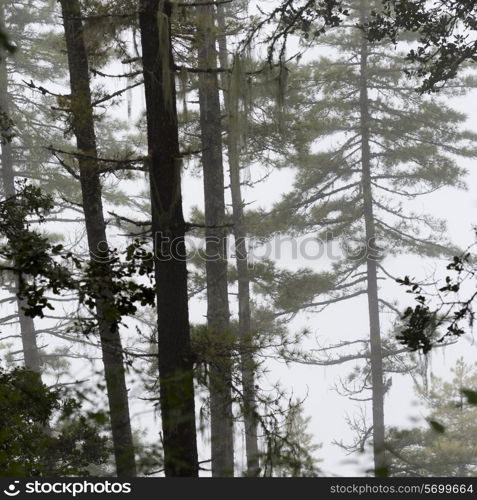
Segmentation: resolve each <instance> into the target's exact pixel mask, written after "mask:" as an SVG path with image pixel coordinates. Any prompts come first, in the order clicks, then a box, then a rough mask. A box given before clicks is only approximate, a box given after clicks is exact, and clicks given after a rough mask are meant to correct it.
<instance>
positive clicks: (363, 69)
mask: <svg viewBox="0 0 477 500" xmlns="http://www.w3.org/2000/svg"><path fill="white" fill-rule="evenodd" d="M366 17H367V15H366V6H365V3H364V2H363V1H362V2H361V23H364V22H365V21H366ZM367 64H368V42H367V40H366V38H365V37H364V36H363V38H362V42H361V61H360V98H359V99H360V101H359V102H360V115H361V166H362V189H363V204H364V220H365V234H366V245H367V250H366V266H367V282H368V293H367V297H368V310H369V326H370V346H371V379H372V405H373V452H374V468H375V475H377V476H380V475H384V474H386V465H387V463H386V456H385V440H384V439H385V429H384V393H385V386H384V374H383V354H382V348H381V328H380V323H379V299H378V273H377V261H378V259H379V255H378V252H377V248H376V228H375V222H374V214H373V193H372V185H371V149H370V114H369V102H368V81H367Z"/></svg>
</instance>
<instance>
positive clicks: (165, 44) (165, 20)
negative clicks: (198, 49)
mask: <svg viewBox="0 0 477 500" xmlns="http://www.w3.org/2000/svg"><path fill="white" fill-rule="evenodd" d="M164 3H165V0H161V1H160V2H159V9H158V11H157V29H158V32H159V51H160V53H159V55H158V56H159V59H160V61H161V65H162V67H161V71H162V94H163V98H164V106H165V108H166V109H167V110H168V111H169V113H171V114H173V112H174V102H173V99H172V94H173V92H172V85H173V78H172V72H171V51H170V33H169V17H168V16H167V14H165V13H164Z"/></svg>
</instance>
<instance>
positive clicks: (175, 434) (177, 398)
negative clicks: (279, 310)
mask: <svg viewBox="0 0 477 500" xmlns="http://www.w3.org/2000/svg"><path fill="white" fill-rule="evenodd" d="M171 8H172V6H171V3H170V2H164V1H163V0H140V2H139V22H140V30H141V44H142V61H143V71H144V87H145V95H146V115H147V139H148V163H149V179H150V186H151V210H152V233H153V238H154V264H155V276H156V286H157V314H158V337H159V382H160V406H161V414H162V428H163V434H164V435H163V443H164V460H165V473H166V476H198V469H199V467H198V458H197V438H196V426H195V402H194V377H193V375H194V374H193V358H192V353H191V345H190V328H189V309H188V295H187V265H186V249H185V242H184V236H185V229H186V228H185V222H184V217H183V213H182V195H181V158H180V153H179V138H178V124H177V110H176V90H175V81H174V73H173V68H174V62H173V56H172V44H171V32H170V29H171V27H170V24H171V22H170V21H171V20H170V17H171Z"/></svg>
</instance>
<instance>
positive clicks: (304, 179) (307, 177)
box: [270, 2, 477, 474]
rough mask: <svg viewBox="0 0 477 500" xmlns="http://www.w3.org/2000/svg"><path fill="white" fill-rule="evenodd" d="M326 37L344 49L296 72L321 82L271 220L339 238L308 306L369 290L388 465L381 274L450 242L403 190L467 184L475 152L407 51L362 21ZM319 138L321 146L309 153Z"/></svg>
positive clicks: (373, 372)
mask: <svg viewBox="0 0 477 500" xmlns="http://www.w3.org/2000/svg"><path fill="white" fill-rule="evenodd" d="M368 8H369V7H368V4H367V3H366V2H361V4H359V5H356V4H355V5H354V6H353V11H354V13H355V16H357V18H358V19H359V20H360V22H361V23H364V22H365V21H366V19H367V15H368ZM322 41H323V43H325V44H326V46H332V47H333V48H334V49H336V50H337V51H338V52H339V54H340V56H339V57H337V58H335V59H333V58H329V57H323V58H321V59H320V60H319V61H317V62H316V63H312V64H310V65H309V67H308V68H307V70H306V72H305V73H304V74H302V76H301V77H297V80H299V79H300V78H303V81H304V82H308V80H309V79H310V78H311V79H312V81H313V82H314V85H315V89H314V90H311V91H310V93H309V94H307V96H306V97H305V98H304V99H303V98H302V99H303V100H302V101H301V104H298V105H294V104H293V99H292V98H291V99H290V100H289V108H290V110H289V113H290V114H292V113H293V114H295V115H296V116H301V117H302V119H303V120H304V121H305V122H306V123H307V127H306V130H303V129H301V128H300V127H299V125H298V124H296V125H294V127H293V128H292V132H291V133H292V134H295V136H296V140H297V142H296V147H295V152H294V154H293V155H291V156H290V161H291V162H292V164H293V165H294V166H296V168H297V176H296V180H295V185H294V189H293V190H292V191H291V192H290V193H289V194H288V195H286V196H285V197H284V199H283V200H282V201H281V202H280V203H279V204H277V205H276V206H275V207H274V210H273V212H272V214H271V217H270V219H271V221H272V222H270V224H273V221H276V222H275V223H276V225H277V226H278V227H284V226H286V225H287V224H289V225H290V227H291V230H292V231H293V232H294V233H295V234H309V233H312V232H314V231H317V232H318V233H317V237H319V238H321V240H322V241H327V240H332V241H341V242H342V244H343V245H344V248H343V250H344V253H345V255H344V257H343V258H342V259H340V261H338V262H335V263H334V264H333V273H332V274H333V275H334V277H333V278H332V281H334V286H333V287H332V288H331V289H330V294H331V298H329V299H326V298H324V299H322V300H316V299H315V300H312V301H310V303H309V306H310V307H311V306H314V307H317V306H319V305H326V304H331V303H336V302H341V301H342V300H347V299H351V298H353V297H356V296H359V295H362V294H366V295H367V298H368V311H369V321H370V350H371V355H370V356H371V357H370V374H369V375H370V377H371V379H372V398H373V435H374V459H375V472H376V474H383V473H386V465H387V461H386V458H385V446H384V437H385V436H384V394H385V390H386V389H385V387H386V382H385V378H384V374H383V367H382V357H383V353H382V345H381V344H382V340H381V335H382V332H381V326H380V318H379V309H380V306H384V307H388V306H389V304H387V303H386V302H385V301H384V300H382V299H381V298H380V297H379V289H378V280H379V279H382V278H383V277H389V276H390V274H389V273H388V272H387V271H386V269H385V267H384V262H383V259H384V257H385V256H389V255H391V256H392V255H398V254H399V253H404V252H411V253H416V254H420V255H429V256H434V255H439V254H446V253H447V252H449V248H450V245H449V244H448V242H446V240H445V239H444V237H443V230H444V225H443V223H442V222H441V221H438V220H435V219H433V218H432V217H430V216H428V215H421V214H416V213H412V212H411V213H406V211H405V207H404V206H403V204H402V202H400V201H399V198H404V199H408V200H412V199H416V198H417V197H418V196H420V195H423V194H425V193H429V192H433V191H436V190H437V189H439V188H441V187H444V186H461V185H462V183H461V181H460V177H461V176H462V174H463V173H464V171H463V170H462V169H461V168H459V167H458V166H457V164H456V162H455V156H454V155H460V156H462V157H474V156H475V154H476V149H475V139H476V138H477V137H476V136H475V135H474V134H472V133H470V132H467V131H462V130H461V129H460V124H461V123H462V121H463V120H464V117H463V116H462V115H461V114H459V113H456V112H455V111H453V110H451V109H450V108H449V107H448V106H446V105H445V104H444V103H443V102H442V101H439V100H435V99H431V98H427V97H423V96H419V95H418V94H417V93H416V92H415V89H414V87H413V84H412V82H411V81H409V80H406V79H405V77H404V73H403V63H402V59H400V56H399V54H397V53H396V52H394V51H393V50H390V48H389V46H388V45H386V44H374V45H372V44H369V42H368V41H367V40H366V38H365V37H364V36H363V34H362V32H361V31H360V30H359V29H356V28H351V29H346V30H344V29H343V30H340V31H338V32H336V33H330V34H328V35H327V36H326V37H325V38H323V40H322ZM467 83H469V84H472V83H471V82H467ZM460 85H462V83H457V88H459V86H460ZM317 139H318V140H321V144H323V146H321V147H320V151H319V152H316V153H315V152H313V153H312V145H313V147H316V146H315V144H316V143H315V141H316V140H317ZM325 144H332V145H331V146H326V145H325ZM319 146H320V145H319V143H318V147H319ZM285 221H287V222H285ZM333 288H334V291H333ZM316 293H317V294H318V293H323V290H316ZM391 310H392V311H393V312H395V311H394V309H392V308H391Z"/></svg>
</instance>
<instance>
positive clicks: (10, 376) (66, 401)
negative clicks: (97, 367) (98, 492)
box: [0, 368, 110, 477]
mask: <svg viewBox="0 0 477 500" xmlns="http://www.w3.org/2000/svg"><path fill="white" fill-rule="evenodd" d="M98 423H99V422H98V421H97V420H96V419H95V418H94V415H92V414H90V415H88V414H84V413H82V411H81V405H80V403H79V401H78V400H76V399H74V398H72V397H70V396H69V394H68V392H67V391H66V390H59V389H50V388H48V387H47V386H46V385H44V384H43V383H42V382H41V379H40V377H39V375H38V374H37V373H34V372H30V371H27V370H24V369H19V368H16V369H14V370H12V371H10V372H5V371H3V370H1V369H0V429H1V431H0V475H1V476H3V477H52V476H53V477H56V476H87V475H89V467H90V466H91V465H100V464H102V463H104V462H105V461H106V460H107V458H108V456H109V454H110V450H109V449H108V445H107V439H106V437H105V436H104V435H103V433H102V429H103V426H102V425H98Z"/></svg>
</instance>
